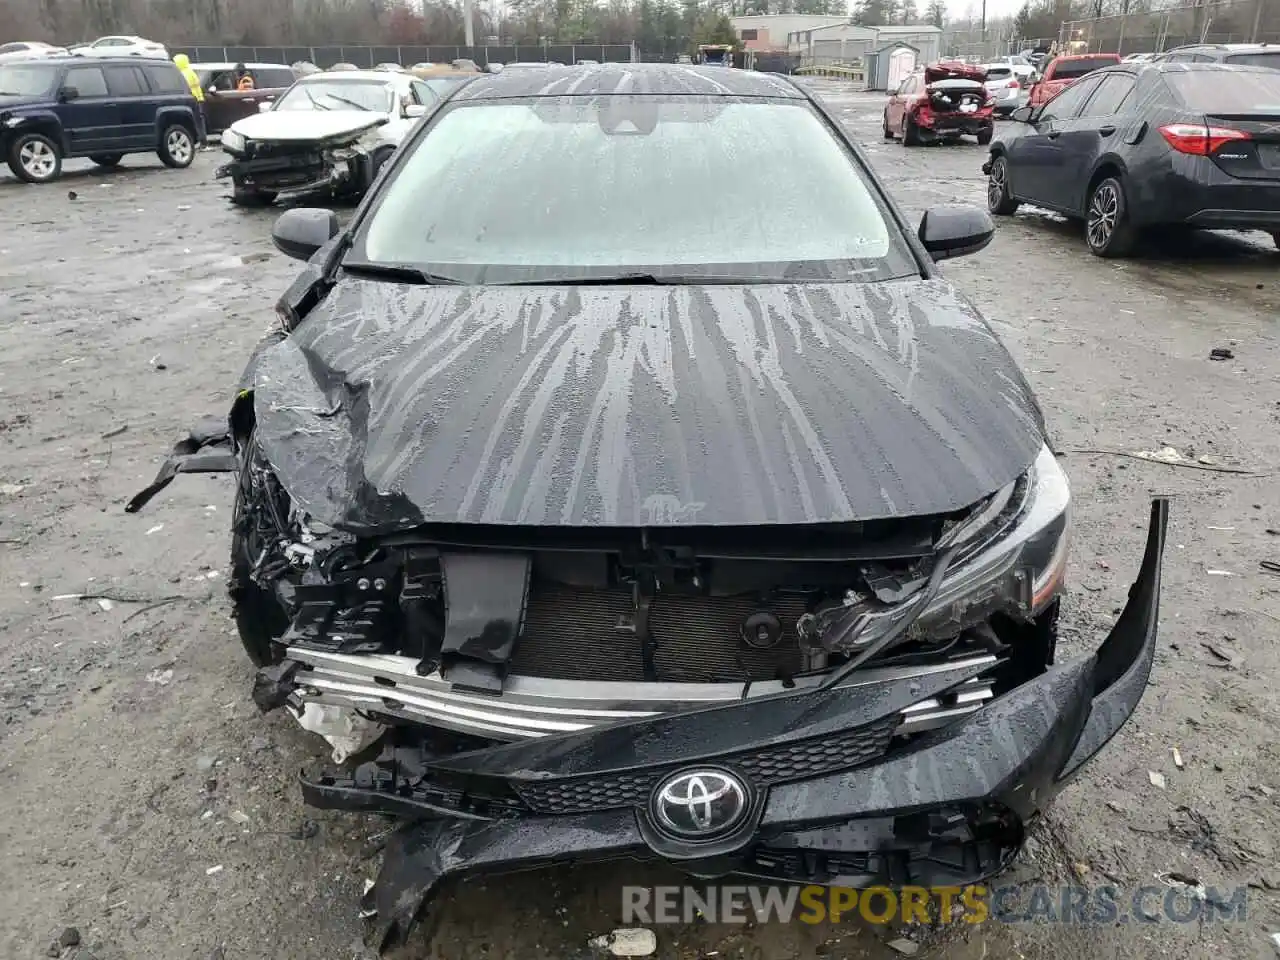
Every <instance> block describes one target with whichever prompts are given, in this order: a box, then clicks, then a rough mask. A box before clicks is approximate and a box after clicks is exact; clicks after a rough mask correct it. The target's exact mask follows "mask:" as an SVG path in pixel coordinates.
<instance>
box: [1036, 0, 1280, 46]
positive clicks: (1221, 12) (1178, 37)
mask: <svg viewBox="0 0 1280 960" xmlns="http://www.w3.org/2000/svg"><path fill="white" fill-rule="evenodd" d="M1277 41H1280V3H1274V2H1270V3H1269V2H1267V0H1219V2H1216V3H1214V2H1210V3H1199V4H1195V5H1191V6H1167V7H1164V8H1163V9H1155V10H1151V9H1147V10H1142V11H1134V12H1131V13H1125V14H1117V15H1115V16H1109V17H1093V18H1090V19H1087V20H1066V21H1064V22H1063V24H1062V28H1061V31H1060V32H1059V35H1058V46H1059V49H1061V50H1063V51H1064V52H1070V53H1119V54H1121V55H1128V54H1130V53H1162V52H1164V51H1166V50H1172V49H1173V48H1174V47H1180V46H1184V45H1186V44H1192V43H1262V42H1267V43H1275V42H1277Z"/></svg>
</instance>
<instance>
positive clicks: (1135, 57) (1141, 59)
mask: <svg viewBox="0 0 1280 960" xmlns="http://www.w3.org/2000/svg"><path fill="white" fill-rule="evenodd" d="M1155 58H1156V55H1155V54H1154V53H1131V54H1129V55H1128V56H1127V57H1125V58H1124V59H1123V60H1122V61H1120V62H1121V63H1147V62H1148V61H1150V60H1154V59H1155Z"/></svg>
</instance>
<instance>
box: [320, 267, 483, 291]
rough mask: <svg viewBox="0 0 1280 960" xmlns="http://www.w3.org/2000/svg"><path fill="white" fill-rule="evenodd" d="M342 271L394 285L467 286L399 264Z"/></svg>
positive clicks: (345, 268) (445, 277) (463, 282)
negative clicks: (389, 282) (390, 282)
mask: <svg viewBox="0 0 1280 960" xmlns="http://www.w3.org/2000/svg"><path fill="white" fill-rule="evenodd" d="M342 269H343V270H345V271H347V272H348V273H354V274H356V275H357V276H365V277H371V278H373V279H377V280H390V281H392V282H394V283H415V284H425V285H429V286H442V287H452V286H459V285H462V284H465V283H466V281H465V280H460V279H458V278H457V277H450V276H447V275H445V274H442V273H429V272H428V271H426V270H419V269H418V268H417V267H406V266H403V265H402V264H398V263H352V262H350V261H347V262H345V263H343V264H342Z"/></svg>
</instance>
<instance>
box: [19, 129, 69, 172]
mask: <svg viewBox="0 0 1280 960" xmlns="http://www.w3.org/2000/svg"><path fill="white" fill-rule="evenodd" d="M8 159H9V169H10V170H12V171H13V175H14V176H15V177H17V178H18V179H19V180H24V181H26V182H27V183H52V182H53V181H54V180H57V179H58V177H60V176H62V148H61V147H59V146H58V145H57V144H56V143H55V142H54V141H53V140H51V139H49V138H48V137H46V136H45V135H44V134H43V133H34V132H32V133H24V134H22V135H21V136H17V137H14V139H13V142H12V143H11V144H9V158H8Z"/></svg>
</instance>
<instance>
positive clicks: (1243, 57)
mask: <svg viewBox="0 0 1280 960" xmlns="http://www.w3.org/2000/svg"><path fill="white" fill-rule="evenodd" d="M1227 63H1230V64H1234V65H1235V66H1237V67H1242V66H1249V67H1271V68H1272V69H1273V70H1280V50H1275V51H1268V52H1266V53H1237V54H1235V55H1234V56H1230V57H1227Z"/></svg>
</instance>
